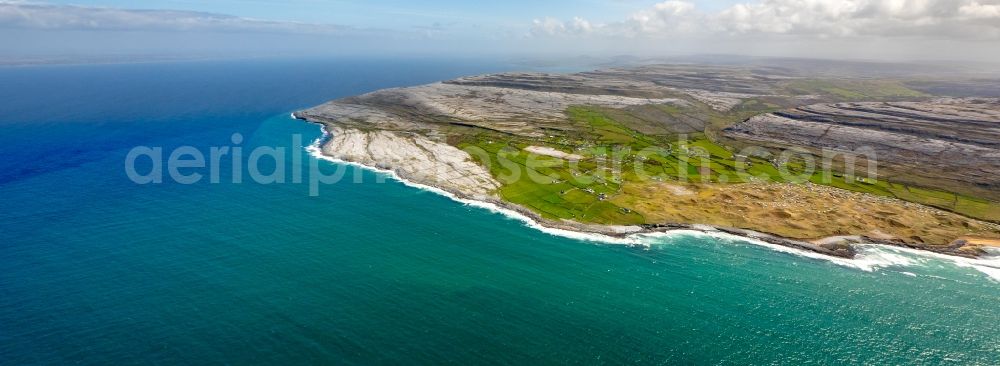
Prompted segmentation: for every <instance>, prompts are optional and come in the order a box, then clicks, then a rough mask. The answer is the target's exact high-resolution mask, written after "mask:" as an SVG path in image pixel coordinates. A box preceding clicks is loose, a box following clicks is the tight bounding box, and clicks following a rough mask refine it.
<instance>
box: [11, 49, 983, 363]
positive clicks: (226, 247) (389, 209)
mask: <svg viewBox="0 0 1000 366" xmlns="http://www.w3.org/2000/svg"><path fill="white" fill-rule="evenodd" d="M511 68H512V66H509V65H500V64H489V63H482V62H474V61H436V60H416V61H414V60H409V61H400V60H270V61H264V60H258V61H238V62H237V61H227V62H221V61H220V62H193V63H171V64H144V65H105V66H45V67H16V68H3V69H0V106H2V108H0V128H2V131H3V132H2V133H0V152H2V156H3V161H0V364H4V365H16V364H60V365H62V364H93V365H103V364H236V365H244V364H263V363H277V364H309V363H312V364H316V363H324V364H383V363H393V364H399V363H406V364H411V363H413V364H443V363H444V364H447V363H450V364H468V363H531V364H549V363H580V364H621V363H629V364H748V363H751V364H793V365H800V364H826V365H829V364H963V365H964V364H982V365H996V364H1000V313H998V311H1000V305H998V304H1000V282H998V279H997V278H994V277H990V274H991V273H992V274H993V275H994V276H996V270H995V269H992V268H991V267H989V265H990V264H989V263H985V262H975V263H972V262H962V261H958V262H956V261H953V260H946V259H940V258H935V257H928V256H921V255H915V254H912V253H907V252H899V251H895V250H890V249H885V248H877V247H871V248H865V249H863V253H862V259H861V261H860V262H855V263H853V264H845V263H835V262H832V261H829V260H824V259H817V258H810V257H807V256H803V255H800V254H796V253H786V252H781V251H777V250H774V249H772V248H767V247H763V246H760V245H755V244H752V243H748V242H745V241H741V240H734V239H720V238H711V237H704V236H691V235H677V236H671V237H667V238H658V239H649V240H646V241H644V242H643V243H644V244H646V245H638V246H629V245H617V244H606V243H596V242H587V241H579V240H573V239H568V238H562V237H557V236H552V235H549V234H545V233H542V232H539V231H537V230H534V229H531V228H528V227H526V226H525V225H524V223H522V222H519V221H517V220H512V219H509V218H507V217H505V216H503V215H500V214H497V213H494V212H491V211H489V210H485V209H481V208H476V207H470V206H466V205H462V204H459V203H456V202H454V201H451V200H449V199H447V198H445V197H441V196H439V195H436V194H434V193H430V192H426V191H421V190H418V189H414V188H410V187H407V186H405V185H403V184H401V183H399V182H394V181H392V180H386V181H385V182H383V183H380V182H379V181H380V180H383V179H379V177H378V175H377V174H375V173H372V172H368V171H361V170H355V169H353V168H351V169H346V170H345V176H344V178H343V180H342V182H340V183H338V184H335V185H325V186H322V187H320V195H319V196H318V197H310V196H309V194H308V191H309V189H308V185H307V184H291V183H289V184H272V185H262V184H255V183H251V182H250V181H249V180H245V182H244V183H243V184H233V183H232V182H231V177H225V176H224V178H223V179H222V183H220V184H210V183H207V182H202V183H199V184H194V185H181V184H173V183H164V184H149V185H137V184H134V183H132V182H131V181H130V180H129V179H128V178H127V177H126V175H125V173H124V158H125V156H126V154H127V152H128V151H129V149H131V148H132V147H133V146H137V145H147V146H163V147H164V148H165V150H167V151H170V149H172V148H174V147H177V146H182V145H190V146H193V147H195V148H196V149H199V150H201V151H207V149H208V148H209V147H212V146H224V145H232V143H231V141H230V138H231V136H232V134H233V133H240V134H242V135H243V136H244V137H245V141H244V142H243V143H242V144H241V146H242V147H244V148H246V149H247V150H249V149H252V148H253V147H255V146H273V147H285V148H286V149H287V150H286V151H288V152H289V154H288V155H287V156H286V160H287V161H286V162H285V163H286V167H289V169H290V165H291V164H292V163H293V160H292V157H291V153H292V152H297V153H303V149H302V146H301V145H307V144H309V143H310V142H311V141H312V140H314V139H316V138H318V137H319V136H320V130H319V128H318V127H317V126H314V125H309V124H306V123H303V122H301V121H295V120H292V119H290V117H289V116H288V112H290V111H292V110H295V109H297V108H302V107H307V106H310V105H313V104H317V103H319V102H322V101H324V100H327V99H330V98H334V97H339V96H347V95H353V94H358V93H363V92H367V91H371V90H375V89H379V88H383V87H390V86H400V85H413V84H420V83H425V82H430V81H434V80H439V79H445V78H450V77H456V76H460V75H464V74H474V73H481V72H488V71H499V70H507V69H511ZM295 135H301V136H302V137H303V140H302V142H303V143H302V144H300V145H295V144H293V139H292V137H293V136H295ZM303 154H304V153H303ZM300 164H302V165H304V166H307V165H308V164H309V160H308V159H306V160H303V161H302V162H301V163H300ZM317 164H318V166H319V167H320V169H322V171H323V172H325V173H331V172H334V171H336V170H337V169H345V168H344V167H340V166H336V165H334V164H331V163H328V162H320V163H317ZM264 165H268V164H264ZM230 168H231V166H228V165H225V166H224V169H223V171H227V169H230ZM306 170H308V168H307V169H306ZM356 181H360V183H355V182H356ZM859 267H860V268H859Z"/></svg>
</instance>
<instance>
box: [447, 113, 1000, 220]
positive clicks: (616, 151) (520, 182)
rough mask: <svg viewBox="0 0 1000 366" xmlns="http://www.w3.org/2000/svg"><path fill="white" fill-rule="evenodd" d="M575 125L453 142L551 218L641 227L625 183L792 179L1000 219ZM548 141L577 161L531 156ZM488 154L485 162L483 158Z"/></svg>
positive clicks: (993, 207)
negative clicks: (542, 134) (534, 135)
mask: <svg viewBox="0 0 1000 366" xmlns="http://www.w3.org/2000/svg"><path fill="white" fill-rule="evenodd" d="M566 115H567V116H568V118H569V120H570V123H572V124H573V126H575V127H576V129H575V130H574V131H573V132H571V136H568V137H567V136H555V137H550V138H545V139H537V140H532V139H526V138H523V137H517V136H512V135H501V134H497V133H495V132H490V131H486V130H475V132H474V133H463V134H462V135H461V136H459V137H460V138H458V139H450V140H454V141H453V143H454V144H455V145H456V146H458V147H460V148H463V149H466V150H467V151H478V152H479V153H472V155H473V156H474V157H476V159H477V160H479V163H481V164H483V165H484V166H486V167H488V168H489V170H490V172H491V173H492V174H493V176H494V177H496V178H497V179H498V180H499V181H500V182H501V183H502V185H503V186H502V187H501V188H500V191H499V194H500V195H501V197H503V198H504V199H506V200H508V201H510V202H513V203H517V204H520V205H523V206H526V207H529V208H531V209H533V210H534V211H536V212H538V213H539V214H541V215H542V216H543V217H546V218H549V219H571V220H575V221H579V222H586V223H600V224H639V223H644V222H645V219H644V217H643V216H642V215H640V214H638V213H636V212H634V211H631V210H629V209H628V208H625V207H620V206H617V205H615V204H612V203H610V202H609V201H610V199H611V198H619V199H616V200H615V201H616V202H627V201H628V200H627V199H626V200H622V199H620V198H621V197H618V195H620V194H622V193H621V191H622V185H623V184H626V183H630V182H636V183H642V182H650V181H663V182H695V183H717V184H727V183H741V182H750V181H763V182H793V183H804V182H812V183H814V184H821V185H827V186H832V187H837V188H841V189H845V190H849V191H854V192H863V193H868V194H873V195H878V196H884V197H896V198H900V199H903V200H906V201H911V202H916V203H920V204H925V205H929V206H933V207H938V208H942V209H946V210H951V211H954V212H957V213H960V214H963V215H966V216H970V217H975V218H983V219H987V220H993V221H996V220H1000V217H997V216H1000V205H998V204H997V203H995V202H990V201H986V200H980V199H977V198H973V197H966V196H961V195H956V194H954V193H951V192H945V191H940V190H933V189H926V188H918V187H912V186H906V185H901V184H898V183H893V182H887V181H882V180H874V179H867V178H861V179H859V178H857V177H848V176H844V175H843V174H839V173H837V172H833V173H832V174H823V172H821V171H819V170H820V169H819V166H818V161H817V164H815V165H817V166H814V167H813V169H812V170H810V169H809V165H808V164H805V163H804V162H803V161H801V160H793V161H788V162H775V160H774V159H770V160H769V159H765V158H762V157H757V156H738V155H737V154H734V152H732V151H730V150H729V149H727V148H726V147H724V146H722V145H719V144H717V143H715V142H712V141H711V140H709V139H708V138H707V137H706V136H704V135H703V134H691V135H680V136H651V135H646V134H643V133H640V132H638V131H636V130H635V129H632V128H629V127H628V126H626V125H624V124H622V123H619V122H618V121H616V120H614V119H612V118H611V117H609V116H608V115H607V114H606V113H604V112H603V111H602V110H601V109H598V108H590V107H571V108H569V109H568V110H567V111H566ZM532 145H536V146H538V145H540V146H547V147H551V148H555V149H557V150H561V151H563V152H566V153H571V154H576V155H580V156H582V157H583V158H582V159H580V160H579V161H566V160H562V159H558V158H553V157H548V156H542V155H536V154H530V153H528V152H526V151H524V148H526V147H528V146H532ZM486 157H488V161H487V160H486V159H487V158H486Z"/></svg>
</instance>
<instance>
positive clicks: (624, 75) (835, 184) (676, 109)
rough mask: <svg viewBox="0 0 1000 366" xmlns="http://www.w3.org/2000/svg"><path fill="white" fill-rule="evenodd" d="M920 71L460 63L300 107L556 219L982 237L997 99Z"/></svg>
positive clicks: (800, 234) (987, 232)
mask: <svg viewBox="0 0 1000 366" xmlns="http://www.w3.org/2000/svg"><path fill="white" fill-rule="evenodd" d="M953 82H954V81H951V83H953ZM911 83H913V80H909V79H899V78H896V79H890V78H870V77H856V78H850V77H844V78H823V79H818V78H816V76H815V75H811V74H808V75H807V74H805V73H801V72H796V71H795V70H789V69H768V68H739V67H721V66H710V67H709V66H692V65H653V66H643V67H638V68H629V69H609V70H601V71H594V72H587V73H579V74H569V75H562V74H534V73H512V74H496V75H484V76H475V77H467V78H460V79H457V80H452V81H447V82H443V83H436V84H429V85H425V86H418V87H413V88H400V89H387V90H383V91H377V92H374V93H370V94H365V95H361V96H357V97H351V98H345V99H341V100H337V101H332V102H330V103H327V104H324V105H322V106H318V107H316V108H313V109H310V110H306V111H302V112H297V116H299V117H300V118H304V119H307V120H310V121H313V122H318V123H325V124H328V125H330V126H331V127H335V128H336V129H339V130H341V131H353V132H350V133H354V134H361V135H365V134H367V136H374V135H372V134H374V133H379V134H380V135H379V136H384V134H386V133H389V134H392V135H393V136H403V137H406V136H411V138H409V139H407V138H399V139H397V138H392V139H390V140H392V141H418V140H419V141H426V142H421V144H423V145H427V144H429V143H434V144H443V145H447V146H451V147H454V148H456V149H457V150H460V151H462V152H464V153H465V154H467V157H468V159H469V160H471V161H473V162H474V163H475V164H476V165H477V166H479V167H482V169H485V171H487V172H488V174H489V175H490V176H491V177H492V179H493V180H494V181H495V182H490V183H489V184H487V185H483V186H476V187H464V188H463V187H462V186H461V185H456V184H455V183H453V182H439V184H438V186H443V187H444V188H446V189H449V190H452V191H456V192H457V193H459V194H461V193H462V192H463V191H464V192H492V193H491V194H492V195H494V196H495V197H496V198H497V199H499V200H502V201H503V202H507V203H510V204H513V205H517V206H519V207H524V208H526V209H528V210H529V211H531V212H533V213H534V214H537V215H538V216H539V218H540V219H542V220H548V221H551V222H578V223H584V224H603V225H645V224H669V223H686V224H709V225H717V226H721V227H734V228H743V229H750V230H755V231H760V232H765V233H771V234H776V235H780V236H782V237H787V238H794V239H803V240H812V239H820V238H824V237H829V236H844V235H853V236H862V237H866V238H869V239H870V240H878V241H881V242H896V243H900V244H906V245H917V246H921V245H923V246H937V247H940V248H945V247H946V246H948V245H951V247H949V248H952V249H954V250H965V251H968V250H973V251H974V250H975V247H976V246H975V245H973V244H969V241H967V240H965V241H963V240H958V241H956V240H957V239H959V238H962V237H974V238H979V240H986V241H988V240H990V238H1000V228H998V226H997V225H996V223H997V222H1000V196H998V194H1000V193H998V192H1000V189H998V188H1000V185H998V184H1000V183H998V179H997V176H998V175H997V174H996V173H997V172H1000V165H997V164H998V163H997V162H1000V154H997V148H998V147H1000V129H998V126H1000V103H998V102H997V100H996V99H989V98H978V99H976V98H971V99H959V98H951V99H947V98H941V96H932V95H929V94H928V93H926V92H925V91H918V90H916V89H911V88H909V87H908V86H907V85H911ZM933 83H934V82H924V83H923V84H921V85H924V86H927V85H931V84H933ZM949 85H951V84H949ZM417 136H419V139H414V138H412V137H417ZM334 140H335V139H334ZM362 140H363V139H362ZM369 140H370V139H369ZM402 143H403V144H407V142H402ZM862 147H872V148H873V149H874V152H875V153H877V159H878V160H877V169H875V170H872V171H871V173H875V174H873V175H872V174H869V168H870V167H872V168H874V167H876V165H875V164H869V159H868V157H869V156H868V155H864V154H861V155H858V156H857V159H856V160H855V161H853V162H852V161H851V160H850V159H851V156H850V155H845V154H844V153H845V152H852V151H854V152H857V151H859V149H861V148H862ZM330 149H331V151H333V150H336V148H334V147H331V148H330ZM379 149H385V147H384V146H379ZM438 149H439V150H440V149H441V148H440V147H438ZM355 150H357V151H360V152H359V153H357V154H360V155H365V152H364V151H365V149H364V146H360V149H355ZM369 150H371V149H370V148H369ZM830 151H832V152H833V153H834V154H832V155H830V156H828V155H827V153H828V152H830ZM333 153H336V152H335V151H334V152H333ZM449 154H452V155H454V154H453V153H450V152H449ZM449 156H451V155H449ZM357 159H360V160H362V161H369V162H381V163H383V164H382V165H388V166H386V167H388V168H392V169H396V170H399V171H406V172H409V173H408V174H410V175H411V176H417V177H418V178H419V179H422V180H427V181H432V180H434V178H433V175H429V174H425V175H424V176H423V177H422V176H421V174H414V173H413V172H414V171H415V168H414V166H416V165H414V164H415V163H414V162H412V161H409V162H406V161H401V160H400V159H397V160H399V161H394V162H385V159H384V158H382V159H381V160H380V159H379V158H378V157H376V156H360V157H357ZM420 159H432V160H433V159H434V158H433V157H419V159H417V160H420ZM403 160H405V159H403ZM872 160H874V159H872ZM449 164H451V166H459V165H460V164H456V163H454V162H452V163H449ZM848 167H854V169H853V171H852V170H851V169H848ZM470 174H471V173H470ZM476 174H477V176H478V175H480V174H483V173H478V172H477V173H476ZM449 175H451V173H449ZM421 177H422V178H421ZM419 179H418V180H419ZM478 180H480V181H481V180H483V179H478ZM450 181H456V180H455V179H450ZM428 183H429V184H432V185H433V183H434V182H428ZM954 243H959V244H957V245H956V244H954ZM963 245H969V246H968V247H966V248H964V249H963V248H961V247H962V246H963Z"/></svg>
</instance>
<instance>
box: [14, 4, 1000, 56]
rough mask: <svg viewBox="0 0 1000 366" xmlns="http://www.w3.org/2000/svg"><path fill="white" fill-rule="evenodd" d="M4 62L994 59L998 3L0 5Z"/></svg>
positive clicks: (998, 46)
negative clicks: (63, 58) (195, 57)
mask: <svg viewBox="0 0 1000 366" xmlns="http://www.w3.org/2000/svg"><path fill="white" fill-rule="evenodd" d="M0 46H2V47H0V57H18V56H32V55H53V54H61V55H76V54H98V55H99V54H113V55H118V54H122V55H128V54H164V55H192V54H225V55H236V54H246V55H261V54H274V53H300V54H317V55H320V54H322V55H327V54H350V53H353V54H373V53H380V54H387V55H407V54H409V55H448V56H474V55H480V56H482V55H489V56H512V57H520V56H551V55H560V56H565V57H576V56H583V55H587V56H614V55H635V56H674V55H689V54H704V53H712V54H743V55H754V56H796V57H820V58H852V59H891V60H911V59H926V60H939V59H961V60H969V61H980V62H982V61H985V62H1000V0H658V1H657V0H653V1H644V0H573V1H570V0H552V1H525V0H508V1H500V2H473V1H459V0H431V1H421V2H413V1H402V0H373V1H345V0H333V1H322V0H281V1H279V0H145V1H142V2H136V1H124V0H0Z"/></svg>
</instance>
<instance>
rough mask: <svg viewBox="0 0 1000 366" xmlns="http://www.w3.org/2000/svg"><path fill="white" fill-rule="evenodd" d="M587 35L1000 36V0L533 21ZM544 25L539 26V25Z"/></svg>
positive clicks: (889, 0)
mask: <svg viewBox="0 0 1000 366" xmlns="http://www.w3.org/2000/svg"><path fill="white" fill-rule="evenodd" d="M580 23H585V24H587V29H588V32H586V33H588V34H596V35H601V36H608V37H629V38H666V37H672V36H677V35H713V36H718V35H729V36H741V35H793V36H811V37H819V38H833V37H855V36H878V37H900V36H907V37H914V36H924V37H933V38H945V39H949V38H950V39H998V38H1000V0H759V1H755V2H747V3H741V4H735V5H732V6H730V7H727V8H724V9H722V10H720V11H717V12H705V11H701V10H699V9H697V7H696V6H695V5H694V4H693V3H691V2H688V1H684V0H670V1H665V2H662V3H659V4H656V5H654V6H653V7H652V8H649V9H645V10H642V11H638V12H636V13H634V14H633V15H631V16H630V17H628V18H627V19H624V20H621V21H618V22H610V23H604V24H592V23H590V22H587V21H586V20H583V19H579V18H577V19H574V20H573V21H572V22H561V21H559V20H556V19H552V18H545V20H544V21H536V22H535V23H534V26H533V28H532V32H531V33H532V34H534V35H549V36H552V35H563V36H566V35H574V34H576V35H578V34H580V32H578V31H575V30H576V29H578V27H576V26H574V24H580ZM539 28H544V31H536V29H539Z"/></svg>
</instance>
